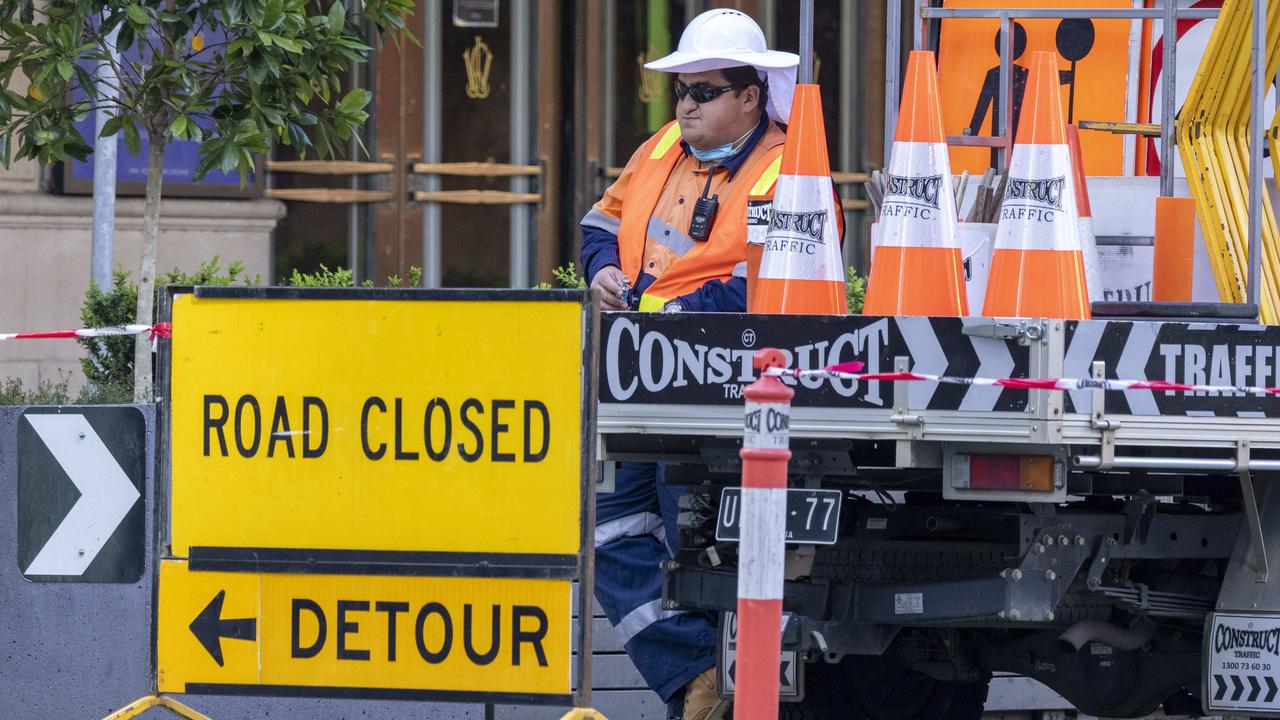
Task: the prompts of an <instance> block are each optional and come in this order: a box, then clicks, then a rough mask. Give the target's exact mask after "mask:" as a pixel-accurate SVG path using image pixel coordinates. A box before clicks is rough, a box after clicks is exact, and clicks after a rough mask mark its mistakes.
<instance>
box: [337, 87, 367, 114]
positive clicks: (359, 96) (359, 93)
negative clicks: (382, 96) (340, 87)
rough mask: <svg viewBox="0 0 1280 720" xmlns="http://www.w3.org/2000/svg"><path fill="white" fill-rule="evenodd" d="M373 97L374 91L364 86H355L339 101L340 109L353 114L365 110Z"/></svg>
mask: <svg viewBox="0 0 1280 720" xmlns="http://www.w3.org/2000/svg"><path fill="white" fill-rule="evenodd" d="M372 99H373V93H371V92H369V91H368V90H366V89H364V88H355V89H353V90H351V91H350V92H348V93H347V94H346V95H344V96H343V97H342V100H341V101H340V102H339V103H338V111H339V112H341V113H344V114H347V115H350V114H353V113H355V112H357V111H359V110H363V109H364V108H365V106H366V105H368V104H369V101H370V100H372Z"/></svg>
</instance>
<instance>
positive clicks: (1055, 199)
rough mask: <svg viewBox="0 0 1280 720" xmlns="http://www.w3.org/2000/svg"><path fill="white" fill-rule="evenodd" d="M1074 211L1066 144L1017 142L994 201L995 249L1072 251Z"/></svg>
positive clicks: (1076, 232) (1076, 237)
mask: <svg viewBox="0 0 1280 720" xmlns="http://www.w3.org/2000/svg"><path fill="white" fill-rule="evenodd" d="M1076 212H1077V211H1076V189H1075V184H1074V183H1073V182H1072V179H1071V150H1070V148H1068V147H1067V146H1066V145H1019V146H1018V147H1017V148H1016V149H1015V151H1014V153H1013V162H1012V163H1011V164H1010V166H1009V179H1008V181H1007V183H1006V185H1005V191H1004V201H1003V202H1002V203H1001V205H1000V227H999V229H998V230H997V231H996V249H998V250H1064V251H1065V250H1077V251H1078V250H1080V228H1079V225H1078V224H1077V223H1076V222H1075V218H1076V217H1077V215H1076ZM1068 220H1070V222H1068Z"/></svg>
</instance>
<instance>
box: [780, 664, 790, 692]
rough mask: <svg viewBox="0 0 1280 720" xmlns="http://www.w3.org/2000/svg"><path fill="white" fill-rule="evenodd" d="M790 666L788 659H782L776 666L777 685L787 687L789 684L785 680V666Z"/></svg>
mask: <svg viewBox="0 0 1280 720" xmlns="http://www.w3.org/2000/svg"><path fill="white" fill-rule="evenodd" d="M790 666H791V661H790V660H783V661H782V664H781V665H779V666H778V685H780V686H782V687H787V686H789V685H790V684H791V683H788V682H787V668H788V667H790Z"/></svg>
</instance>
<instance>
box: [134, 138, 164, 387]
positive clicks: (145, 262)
mask: <svg viewBox="0 0 1280 720" xmlns="http://www.w3.org/2000/svg"><path fill="white" fill-rule="evenodd" d="M147 140H148V142H149V143H150V144H151V147H150V148H149V152H148V153H147V200H146V204H145V205H144V206H143V212H142V262H141V263H140V264H139V266H138V316H137V319H136V320H134V322H136V323H137V324H139V325H154V324H155V322H156V320H155V309H154V305H155V286H156V240H157V238H158V237H159V235H160V185H161V182H162V181H163V180H164V133H158V132H154V131H153V132H151V133H148V137H147ZM134 342H135V344H134V347H133V401H134V402H135V403H149V402H151V401H152V400H153V399H155V388H154V387H153V383H152V377H151V376H152V373H151V336H150V334H149V333H143V334H141V335H139V336H138V337H137V340H135V341H134Z"/></svg>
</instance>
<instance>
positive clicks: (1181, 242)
mask: <svg viewBox="0 0 1280 720" xmlns="http://www.w3.org/2000/svg"><path fill="white" fill-rule="evenodd" d="M1195 244H1196V201H1195V199H1194V198H1189V197H1158V198H1156V247H1155V261H1154V263H1153V272H1152V283H1151V299H1152V300H1155V301H1156V302H1191V279H1192V277H1193V275H1192V273H1193V271H1194V269H1195Z"/></svg>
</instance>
